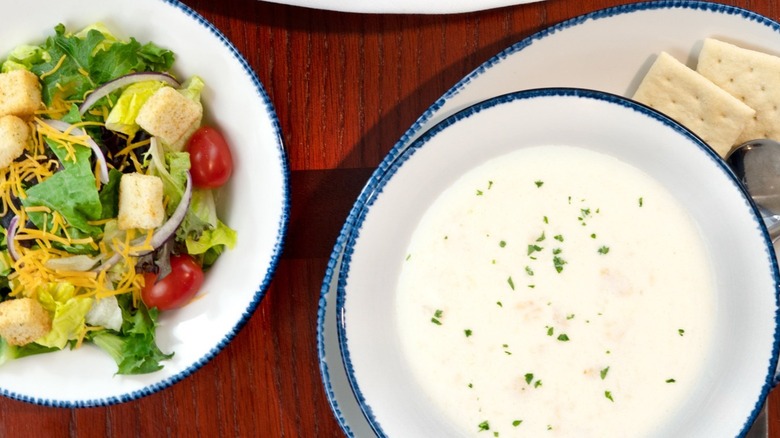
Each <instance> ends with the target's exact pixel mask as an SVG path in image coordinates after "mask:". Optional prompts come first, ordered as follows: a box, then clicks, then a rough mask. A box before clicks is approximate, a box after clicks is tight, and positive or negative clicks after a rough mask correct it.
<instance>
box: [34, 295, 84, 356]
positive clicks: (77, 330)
mask: <svg viewBox="0 0 780 438" xmlns="http://www.w3.org/2000/svg"><path fill="white" fill-rule="evenodd" d="M37 297H38V301H39V302H40V303H41V305H42V306H43V308H44V309H46V310H48V311H49V313H51V314H52V315H53V318H52V323H51V331H49V333H48V334H46V335H45V336H43V337H42V338H40V339H37V340H36V341H35V343H36V344H38V345H41V346H43V347H52V348H58V349H62V348H65V345H67V343H68V342H69V341H73V340H77V339H81V338H83V337H84V335H85V333H86V330H87V324H86V316H87V312H89V309H90V308H92V303H93V301H94V300H93V299H92V298H89V297H80V296H76V288H75V287H74V286H73V285H72V284H70V283H49V284H47V285H46V286H42V287H40V288H38V290H37Z"/></svg>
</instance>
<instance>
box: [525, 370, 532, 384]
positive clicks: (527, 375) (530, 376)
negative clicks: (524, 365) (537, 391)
mask: <svg viewBox="0 0 780 438" xmlns="http://www.w3.org/2000/svg"><path fill="white" fill-rule="evenodd" d="M533 380H534V374H533V373H527V374H526V375H525V383H527V384H529V385H530V384H531V382H532V381H533Z"/></svg>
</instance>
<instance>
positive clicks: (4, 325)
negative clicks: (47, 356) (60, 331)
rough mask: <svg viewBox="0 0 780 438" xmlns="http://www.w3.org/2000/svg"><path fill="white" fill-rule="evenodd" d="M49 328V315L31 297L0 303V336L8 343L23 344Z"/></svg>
mask: <svg viewBox="0 0 780 438" xmlns="http://www.w3.org/2000/svg"><path fill="white" fill-rule="evenodd" d="M50 330H51V315H49V312H47V311H46V309H44V308H43V306H41V303H39V302H38V301H36V300H34V299H32V298H17V299H13V300H7V301H3V302H2V303H0V337H2V338H3V339H5V341H6V342H8V343H9V344H10V345H25V344H29V343H30V342H33V341H35V340H36V339H38V338H40V337H42V336H45V335H46V334H47V333H49V331H50Z"/></svg>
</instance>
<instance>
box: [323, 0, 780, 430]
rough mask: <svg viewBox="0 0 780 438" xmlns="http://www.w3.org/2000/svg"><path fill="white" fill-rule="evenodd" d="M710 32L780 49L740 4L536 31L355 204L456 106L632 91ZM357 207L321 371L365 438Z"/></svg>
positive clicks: (662, 8)
mask: <svg viewBox="0 0 780 438" xmlns="http://www.w3.org/2000/svg"><path fill="white" fill-rule="evenodd" d="M681 23H684V25H681ZM709 36H715V37H719V38H722V39H725V40H728V41H732V42H735V43H738V44H740V45H743V46H746V47H752V48H756V49H760V50H764V51H767V52H770V53H775V54H780V24H778V23H777V22H775V21H772V20H770V19H768V18H766V17H763V16H761V15H758V14H755V13H753V12H750V11H747V10H744V9H740V8H735V7H731V6H726V5H719V4H714V3H707V2H695V1H691V2H688V1H656V2H648V3H638V4H631V5H624V6H617V7H613V8H609V9H605V10H601V11H596V12H593V13H590V14H587V15H584V16H581V17H576V18H573V19H570V20H567V21H565V22H562V23H560V24H558V25H556V26H553V27H551V28H548V29H546V30H544V31H542V32H539V33H537V34H534V35H532V36H530V37H528V38H526V39H524V40H522V41H520V42H518V43H516V44H514V45H512V46H510V47H508V48H507V49H505V50H504V51H502V52H501V53H499V54H497V55H496V56H494V57H493V58H491V59H489V60H488V61H486V62H485V63H484V64H483V65H481V66H480V67H479V68H477V69H476V70H475V71H474V72H472V73H471V74H469V75H468V76H466V77H465V78H463V79H462V80H461V81H460V82H458V83H457V84H456V85H455V86H454V87H453V88H452V89H450V90H449V91H448V92H447V93H446V94H445V95H444V96H442V97H441V98H440V99H439V100H437V101H436V102H435V103H434V104H433V105H432V106H431V107H430V108H429V109H428V110H427V111H426V112H425V113H424V114H423V115H422V116H421V117H420V118H419V119H418V120H417V122H415V124H414V125H413V126H412V127H411V128H410V129H409V130H408V131H407V132H406V133H405V134H404V136H403V137H402V138H401V139H400V140H399V141H398V143H396V144H395V146H394V147H393V149H392V150H391V151H390V153H388V155H387V157H386V158H385V159H384V160H383V162H382V163H381V164H380V166H379V168H378V169H377V170H376V172H375V173H374V175H372V177H371V179H370V180H369V182H368V183H367V185H366V187H365V188H364V190H363V192H362V193H361V194H360V196H359V197H358V202H357V203H356V206H357V205H362V201H364V200H365V198H366V197H367V196H368V195H369V194H370V192H371V190H372V189H373V188H374V187H375V185H376V182H377V181H378V180H379V179H380V178H381V176H382V174H383V173H384V172H385V170H386V169H387V168H388V167H389V166H390V165H391V163H392V161H393V159H394V158H395V157H397V156H398V154H399V153H400V152H401V151H402V150H403V149H404V148H405V147H406V146H408V145H409V144H410V143H411V142H412V141H413V140H414V139H416V138H417V137H418V136H420V135H421V134H422V133H423V132H425V131H426V130H427V129H428V128H430V127H431V126H433V125H434V124H436V123H437V122H439V121H441V120H443V119H444V118H446V117H447V116H449V115H451V114H453V113H455V112H457V111H458V110H461V109H463V108H466V107H468V106H471V105H473V104H475V103H477V102H480V101H482V100H485V99H487V98H490V97H493V96H497V95H500V94H504V93H507V92H511V91H515V90H521V89H529V88H539V87H563V86H569V87H581V88H592V89H596V90H602V91H608V92H612V93H615V94H619V95H630V94H631V93H632V92H633V89H634V88H635V87H636V85H637V84H638V81H639V80H640V79H641V77H642V75H643V73H644V72H645V71H646V69H647V68H648V67H649V64H650V62H652V59H653V57H654V56H655V55H656V54H657V53H658V52H660V51H662V50H664V51H667V52H669V53H671V54H672V55H674V56H676V57H678V59H681V60H689V62H690V60H691V58H692V57H693V56H694V55H695V54H696V53H697V48H698V46H699V45H700V44H701V41H702V39H703V38H705V37H709ZM691 65H693V64H692V63H691ZM357 213H359V212H358V211H356V210H355V208H353V211H351V212H350V215H349V217H348V218H347V220H346V222H345V224H344V227H343V228H342V231H341V234H340V235H339V237H338V239H337V242H336V244H335V246H334V248H333V252H332V254H331V259H330V262H329V264H328V269H327V271H326V275H325V278H324V280H323V283H322V290H321V298H320V306H319V315H318V331H317V334H318V352H319V356H320V369H321V372H322V375H323V379H324V384H325V389H326V393H327V394H328V397H329V401H330V404H331V407H332V409H333V412H334V414H335V416H336V418H337V420H338V421H339V424H340V425H341V427H342V429H343V430H344V432H345V433H346V434H347V435H348V436H359V437H363V436H371V435H372V434H373V432H372V429H371V427H370V425H369V424H368V422H367V421H366V419H365V418H364V417H363V415H362V413H361V411H360V408H359V406H358V404H357V401H356V400H355V397H354V394H353V393H352V390H351V388H350V386H349V384H348V382H347V378H346V374H345V371H344V365H343V364H342V362H341V353H340V350H339V345H338V339H337V336H338V335H337V330H336V303H335V298H334V297H335V295H336V293H335V291H336V282H337V280H338V277H339V270H340V267H341V259H342V252H343V249H344V244H345V242H346V239H347V238H348V235H349V233H350V231H351V229H352V226H353V225H354V221H355V217H356V215H357ZM758 408H759V407H758V406H756V411H757V410H758Z"/></svg>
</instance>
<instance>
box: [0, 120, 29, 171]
mask: <svg viewBox="0 0 780 438" xmlns="http://www.w3.org/2000/svg"><path fill="white" fill-rule="evenodd" d="M29 140H30V127H29V126H27V123H25V122H24V120H22V119H20V118H19V117H16V116H11V115H7V116H0V169H4V168H6V167H8V166H10V165H11V163H12V162H13V161H14V160H15V159H17V158H19V157H20V156H21V155H22V154H23V153H24V149H25V147H26V146H27V142H28V141H29Z"/></svg>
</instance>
